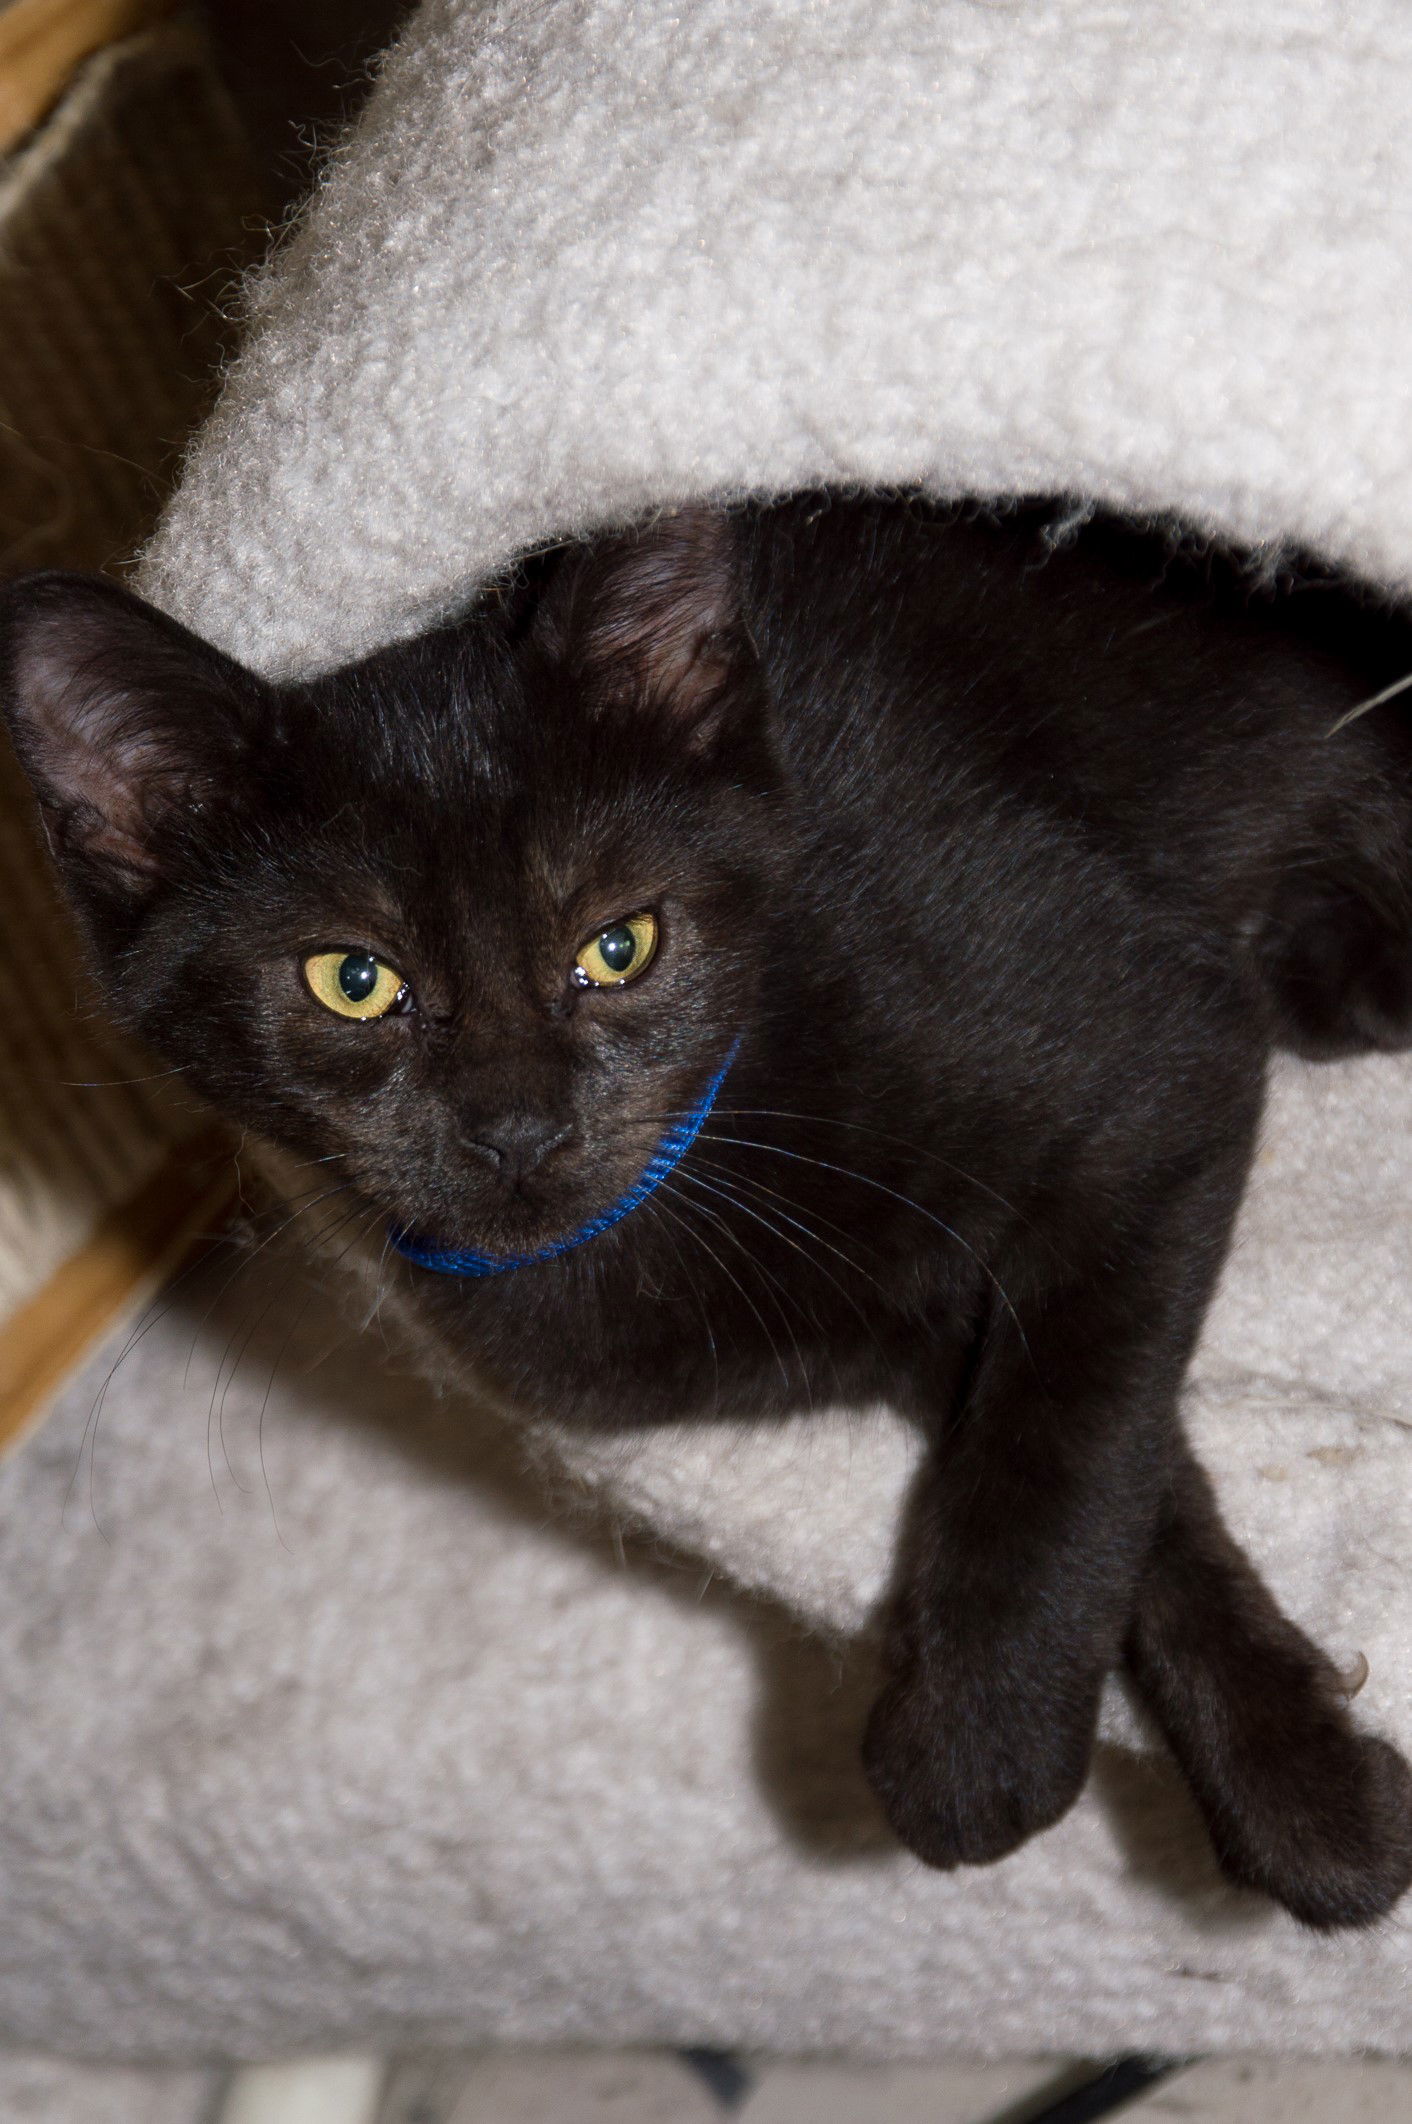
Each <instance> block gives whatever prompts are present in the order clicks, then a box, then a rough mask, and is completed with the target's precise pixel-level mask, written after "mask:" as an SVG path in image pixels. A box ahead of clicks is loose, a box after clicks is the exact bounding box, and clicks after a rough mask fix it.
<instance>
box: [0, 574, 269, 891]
mask: <svg viewBox="0 0 1412 2124" xmlns="http://www.w3.org/2000/svg"><path fill="white" fill-rule="evenodd" d="M256 693H257V682H256V681H255V680H254V679H252V678H251V677H250V676H249V674H248V673H246V672H244V671H242V670H241V668H240V666H239V665H237V664H233V663H231V662H230V660H229V659H228V658H226V657H224V656H222V655H220V653H219V652H218V651H217V650H215V649H212V648H211V647H209V645H208V644H207V643H205V642H202V641H200V640H198V639H197V637H196V636H195V635H192V634H188V633H187V631H186V629H185V628H184V627H179V626H178V625H177V624H176V623H175V621H173V620H170V619H168V618H166V616H165V615H164V614H162V613H160V612H157V611H154V610H153V608H152V607H151V606H150V605H145V604H143V602H142V601H141V599H140V598H136V597H133V596H132V595H131V594H130V593H129V592H127V591H125V590H122V589H120V588H119V587H118V586H117V585H116V584H115V583H109V582H105V581H103V580H102V579H101V578H100V577H96V576H83V575H36V576H28V577H25V578H24V579H22V580H21V581H19V582H17V583H13V584H11V585H9V586H8V587H7V588H6V590H5V591H4V593H3V595H0V708H3V712H4V716H5V720H6V722H7V723H8V726H9V731H10V736H11V738H12V740H13V742H14V746H15V750H16V752H17V754H18V755H19V759H20V764H21V765H22V766H23V768H24V770H25V772H26V774H27V775H28V776H29V779H30V782H31V784H32V785H33V788H34V793H35V795H36V796H37V798H38V799H39V805H40V810H41V812H42V813H43V817H44V823H45V828H46V831H47V833H48V836H49V841H50V845H51V847H52V848H53V850H54V853H55V855H56V856H57V857H58V859H59V861H60V863H61V864H62V866H63V868H64V871H65V873H66V876H67V877H68V880H69V883H70V886H71V887H72V888H73V889H74V890H75V892H76V893H77V895H78V897H79V898H80V899H81V900H85V899H91V898H94V897H96V898H98V899H99V900H102V901H107V902H109V903H113V902H123V901H126V902H129V903H132V902H139V901H142V900H145V899H147V898H149V897H150V896H151V894H152V893H153V892H154V891H155V890H156V889H157V888H158V886H159V885H160V883H161V881H162V868H163V855H164V851H165V850H166V849H167V848H168V847H169V846H170V843H171V837H172V829H173V827H175V826H179V825H180V824H181V823H182V822H189V821H190V820H191V818H192V816H193V815H194V814H195V813H196V812H197V811H198V810H199V809H200V808H201V807H202V806H204V805H206V804H208V803H210V802H212V801H213V800H215V799H217V798H222V797H224V798H228V797H229V796H230V794H231V793H232V790H233V787H234V784H235V780H236V773H235V770H236V769H237V767H238V764H239V759H240V755H241V754H242V752H244V751H245V750H246V749H247V748H248V745H249V739H250V734H251V726H252V722H253V711H254V701H255V696H256Z"/></svg>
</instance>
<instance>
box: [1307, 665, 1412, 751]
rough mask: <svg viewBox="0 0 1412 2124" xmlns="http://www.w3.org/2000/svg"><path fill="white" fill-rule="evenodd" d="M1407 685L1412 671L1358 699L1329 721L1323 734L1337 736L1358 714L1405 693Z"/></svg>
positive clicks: (1411, 678) (1379, 706)
mask: <svg viewBox="0 0 1412 2124" xmlns="http://www.w3.org/2000/svg"><path fill="white" fill-rule="evenodd" d="M1409 686H1412V671H1409V672H1408V673H1407V674H1406V675H1405V677H1403V678H1400V679H1394V680H1393V682H1392V684H1391V685H1390V686H1384V688H1383V690H1382V692H1381V693H1375V694H1374V695H1373V696H1372V698H1371V699H1370V700H1366V701H1359V702H1358V704H1357V706H1356V707H1353V708H1350V709H1349V710H1348V712H1347V714H1346V715H1341V716H1340V717H1339V719H1338V721H1337V722H1336V723H1331V724H1330V726H1329V728H1328V729H1327V730H1326V731H1325V732H1324V736H1325V737H1326V738H1331V737H1337V736H1338V734H1339V732H1340V730H1346V729H1347V728H1348V726H1349V724H1350V723H1356V722H1357V720H1358V718H1359V716H1360V715H1367V714H1368V712H1369V710H1370V709H1373V708H1381V707H1382V705H1383V703H1384V702H1385V701H1395V700H1396V699H1397V696H1398V695H1399V693H1406V691H1407V689H1408V687H1409Z"/></svg>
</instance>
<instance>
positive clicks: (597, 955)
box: [574, 914, 657, 988]
mask: <svg viewBox="0 0 1412 2124" xmlns="http://www.w3.org/2000/svg"><path fill="white" fill-rule="evenodd" d="M656 952H657V917H656V915H650V914H636V915H624V917H623V919H622V921H621V922H610V923H609V925H608V927H607V928H606V929H600V930H599V932H598V934H597V936H596V937H590V938H589V940H588V942H587V943H586V944H584V945H582V946H581V947H580V949H579V955H578V960H577V962H576V964H575V966H574V979H575V980H576V981H577V983H578V985H579V987H580V988H622V987H623V986H624V984H625V983H626V982H628V981H635V980H636V979H637V977H638V975H639V974H642V973H646V971H647V969H648V967H649V966H650V965H651V964H652V961H653V959H654V957H655V956H656Z"/></svg>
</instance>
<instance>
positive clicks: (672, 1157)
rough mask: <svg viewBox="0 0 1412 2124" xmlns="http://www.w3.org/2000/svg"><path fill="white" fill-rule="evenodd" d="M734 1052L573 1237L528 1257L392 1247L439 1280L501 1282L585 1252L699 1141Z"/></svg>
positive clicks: (414, 1243) (398, 1240) (735, 1046)
mask: <svg viewBox="0 0 1412 2124" xmlns="http://www.w3.org/2000/svg"><path fill="white" fill-rule="evenodd" d="M739 1052H740V1041H739V1039H736V1040H734V1041H733V1042H732V1043H731V1050H730V1053H729V1054H728V1055H727V1056H726V1059H725V1061H724V1062H723V1063H722V1064H721V1066H720V1068H719V1069H718V1070H717V1071H716V1074H715V1076H714V1077H713V1078H712V1079H711V1081H710V1083H709V1084H708V1085H707V1087H706V1089H705V1091H704V1092H703V1093H702V1095H701V1097H700V1099H699V1100H698V1101H697V1103H696V1105H695V1106H693V1108H692V1109H691V1112H690V1113H689V1114H687V1115H686V1116H685V1118H684V1119H683V1120H680V1121H678V1122H677V1123H676V1125H675V1127H673V1128H669V1129H668V1131H667V1133H666V1135H665V1136H663V1138H662V1140H661V1142H660V1143H659V1144H658V1146H657V1148H656V1150H655V1151H654V1152H653V1153H652V1156H651V1157H650V1158H649V1159H648V1161H647V1163H646V1165H644V1167H643V1168H642V1171H641V1172H640V1173H639V1174H638V1176H637V1178H636V1180H634V1182H633V1184H632V1186H631V1187H630V1188H629V1189H628V1191H627V1193H626V1194H625V1195H619V1197H618V1199H617V1201H616V1202H614V1203H611V1204H610V1205H609V1207H608V1208H607V1209H605V1210H600V1211H599V1213H598V1215H597V1216H596V1217H590V1218H589V1220H588V1223H587V1224H581V1225H580V1226H579V1228H578V1230H577V1231H576V1232H570V1233H568V1234H567V1236H566V1237H565V1238H563V1239H555V1240H554V1241H552V1242H551V1244H550V1245H548V1246H541V1247H538V1248H537V1249H536V1250H535V1252H534V1253H532V1254H477V1253H474V1252H472V1253H464V1254H457V1253H450V1254H445V1253H441V1252H439V1251H438V1250H437V1248H436V1247H434V1246H425V1245H423V1243H422V1242H421V1240H419V1239H418V1238H417V1236H416V1234H415V1233H414V1232H412V1231H410V1230H407V1229H403V1230H401V1231H396V1230H394V1232H393V1234H392V1243H393V1245H394V1246H395V1247H396V1249H397V1251H398V1253H399V1254H402V1255H405V1257H406V1259H407V1260H408V1261H415V1262H416V1264H417V1266H418V1268H427V1269H435V1270H436V1271H437V1273H438V1275H442V1276H503V1275H505V1274H506V1272H507V1271H508V1270H509V1269H518V1268H532V1267H533V1266H534V1265H535V1264H536V1263H537V1262H541V1261H554V1260H557V1259H558V1257H559V1255H560V1254H568V1253H572V1251H573V1249H574V1248H575V1247H576V1246H586V1245H587V1244H588V1242H589V1240H590V1239H596V1238H597V1237H598V1234H599V1233H600V1232H606V1231H607V1230H608V1227H609V1226H610V1225H613V1224H621V1222H622V1220H623V1218H624V1217H626V1216H628V1215H629V1213H630V1212H631V1211H633V1210H635V1209H636V1208H637V1207H638V1205H639V1203H643V1202H645V1201H646V1200H647V1198H648V1196H649V1195H650V1194H652V1193H653V1191H654V1190H655V1189H656V1188H659V1187H660V1186H661V1185H662V1182H663V1181H664V1180H665V1179H666V1177H667V1175H668V1173H669V1172H670V1171H671V1170H672V1167H673V1166H674V1165H679V1164H680V1162H681V1160H682V1159H683V1158H684V1157H685V1156H686V1154H687V1152H688V1151H689V1150H690V1149H691V1146H692V1144H693V1143H694V1142H695V1141H696V1139H697V1137H698V1136H699V1135H700V1133H701V1129H702V1124H703V1123H704V1122H705V1119H706V1116H707V1115H708V1114H709V1113H710V1111H711V1108H712V1107H713V1106H714V1105H715V1103H716V1094H717V1092H719V1090H720V1088H721V1086H722V1085H723V1084H724V1083H725V1081H726V1071H727V1070H728V1069H729V1068H730V1066H731V1064H732V1062H734V1060H735V1058H736V1056H737V1054H738V1053H739Z"/></svg>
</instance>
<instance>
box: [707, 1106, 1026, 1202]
mask: <svg viewBox="0 0 1412 2124" xmlns="http://www.w3.org/2000/svg"><path fill="white" fill-rule="evenodd" d="M714 1111H715V1113H716V1114H717V1115H719V1117H720V1119H721V1120H723V1121H749V1120H761V1121H764V1120H775V1121H802V1122H805V1123H807V1124H809V1125H810V1126H812V1125H813V1124H814V1123H815V1122H818V1123H819V1124H820V1125H821V1126H823V1127H824V1128H847V1129H852V1130H854V1131H856V1132H857V1133H858V1134H860V1135H865V1136H875V1137H876V1138H877V1140H878V1142H879V1143H891V1144H894V1145H896V1147H897V1148H898V1149H899V1150H905V1151H910V1152H911V1154H912V1156H913V1157H914V1158H924V1159H925V1160H926V1161H927V1163H928V1164H929V1165H939V1166H941V1167H943V1169H944V1170H945V1171H946V1172H948V1173H955V1174H956V1176H957V1178H958V1179H961V1180H964V1181H966V1182H967V1184H968V1185H969V1186H971V1187H976V1188H979V1189H980V1191H981V1193H982V1194H983V1195H989V1196H990V1197H991V1199H992V1200H993V1201H995V1202H998V1203H999V1204H1000V1207H1001V1208H1002V1209H1004V1210H1008V1211H1009V1212H1010V1215H1011V1216H1012V1217H1018V1218H1019V1220H1020V1222H1021V1223H1022V1224H1024V1223H1027V1222H1028V1219H1027V1218H1026V1217H1025V1215H1024V1212H1023V1211H1022V1210H1018V1209H1016V1207H1015V1205H1014V1203H1013V1202H1007V1201H1006V1199H1005V1197H1004V1196H1003V1195H1001V1194H998V1193H997V1192H996V1190H995V1189H994V1188H993V1187H988V1186H987V1185H986V1183H985V1181H984V1180H980V1179H977V1177H976V1175H975V1174H974V1173H969V1172H967V1170H966V1168H965V1166H964V1165H957V1164H956V1163H955V1162H954V1161H953V1160H952V1159H950V1158H943V1157H942V1156H941V1154H940V1152H938V1151H933V1150H927V1149H926V1148H925V1147H924V1146H923V1145H922V1144H920V1143H914V1142H913V1141H912V1140H911V1138H910V1137H908V1136H894V1135H891V1134H890V1133H889V1132H888V1130H886V1129H882V1128H870V1127H869V1126H868V1123H867V1122H866V1121H840V1120H837V1119H835V1118H834V1117H833V1116H832V1115H829V1114H796V1113H792V1112H791V1111H790V1110H789V1108H787V1107H783V1106H718V1107H716V1108H715V1109H714Z"/></svg>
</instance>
